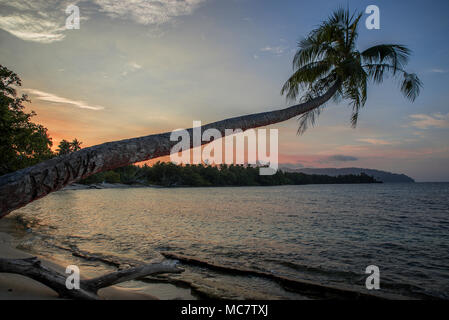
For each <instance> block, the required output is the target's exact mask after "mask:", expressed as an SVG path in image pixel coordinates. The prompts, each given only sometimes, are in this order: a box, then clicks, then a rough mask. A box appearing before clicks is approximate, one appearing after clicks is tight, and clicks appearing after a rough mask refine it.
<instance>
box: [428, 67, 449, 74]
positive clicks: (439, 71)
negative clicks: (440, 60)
mask: <svg viewBox="0 0 449 320" xmlns="http://www.w3.org/2000/svg"><path fill="white" fill-rule="evenodd" d="M429 71H430V72H433V73H446V72H447V70H444V69H440V68H434V69H430V70H429Z"/></svg>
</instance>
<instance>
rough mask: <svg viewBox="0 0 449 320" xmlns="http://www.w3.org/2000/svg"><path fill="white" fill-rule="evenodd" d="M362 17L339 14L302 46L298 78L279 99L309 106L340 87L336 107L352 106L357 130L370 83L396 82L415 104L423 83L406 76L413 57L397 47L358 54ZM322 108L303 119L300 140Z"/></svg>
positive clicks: (380, 47) (295, 63)
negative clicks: (343, 103)
mask: <svg viewBox="0 0 449 320" xmlns="http://www.w3.org/2000/svg"><path fill="white" fill-rule="evenodd" d="M361 17H362V13H359V14H357V15H356V14H352V15H351V14H350V12H349V10H344V9H338V10H336V11H335V12H334V13H333V14H332V15H331V16H330V17H329V18H328V20H327V21H324V22H322V23H321V25H320V26H319V27H318V28H316V29H315V30H313V31H312V32H310V34H309V35H308V36H307V37H306V38H304V39H303V40H301V41H300V42H299V43H298V51H297V52H296V54H295V57H294V59H293V69H294V70H295V72H294V73H293V75H292V76H291V77H290V78H289V79H288V80H287V82H286V83H285V84H284V86H283V87H282V90H281V94H286V96H287V98H288V99H290V100H296V99H297V98H298V97H299V95H300V93H301V100H302V101H310V100H312V99H314V98H316V97H317V96H319V95H322V94H323V93H324V92H326V91H328V90H329V89H330V88H331V87H332V86H333V85H335V84H337V85H338V89H337V91H336V93H335V94H334V95H333V97H332V98H333V99H334V101H336V102H338V101H340V100H347V101H349V103H350V105H351V106H352V117H351V124H352V126H353V127H355V126H356V125H357V119H358V115H359V110H360V108H362V107H363V106H364V105H365V102H366V99H367V85H368V82H369V81H372V82H373V83H381V82H382V81H383V80H384V78H385V77H386V76H388V75H391V76H393V77H395V78H398V79H399V80H400V82H401V85H400V89H401V91H402V93H403V94H404V95H405V97H407V98H408V99H410V100H411V101H414V100H415V99H416V97H417V96H418V95H419V92H420V88H421V87H422V83H421V81H420V80H419V78H418V77H417V75H416V74H413V73H407V72H406V71H405V70H404V66H405V65H406V64H407V62H408V57H409V55H410V53H411V51H410V50H409V49H408V48H407V47H405V46H403V45H399V44H381V45H376V46H373V47H370V48H368V49H366V50H364V51H362V52H360V51H359V50H358V49H357V47H356V40H357V37H358V31H357V28H358V24H359V22H360V19H361ZM322 107H323V106H320V107H318V108H315V109H313V110H310V111H308V112H306V113H304V114H302V115H301V116H300V118H299V128H298V133H299V134H302V133H304V132H305V130H307V128H308V126H309V125H314V124H315V121H316V119H317V117H318V115H319V114H320V112H321V111H322Z"/></svg>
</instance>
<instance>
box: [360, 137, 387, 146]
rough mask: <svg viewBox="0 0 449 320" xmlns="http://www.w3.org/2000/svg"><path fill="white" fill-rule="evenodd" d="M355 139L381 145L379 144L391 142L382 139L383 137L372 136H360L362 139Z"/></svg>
mask: <svg viewBox="0 0 449 320" xmlns="http://www.w3.org/2000/svg"><path fill="white" fill-rule="evenodd" d="M357 141H360V142H365V143H369V144H374V145H381V146H386V145H392V144H393V143H392V142H391V141H387V140H383V139H374V138H362V139H357Z"/></svg>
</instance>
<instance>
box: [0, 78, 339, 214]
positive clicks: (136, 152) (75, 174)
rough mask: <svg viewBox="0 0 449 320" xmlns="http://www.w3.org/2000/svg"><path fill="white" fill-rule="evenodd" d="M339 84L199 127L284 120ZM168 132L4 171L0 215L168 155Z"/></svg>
mask: <svg viewBox="0 0 449 320" xmlns="http://www.w3.org/2000/svg"><path fill="white" fill-rule="evenodd" d="M339 85H340V83H339V82H338V81H337V82H336V83H335V84H334V85H333V86H332V87H331V88H330V89H329V90H328V91H327V92H326V93H325V94H323V95H322V96H319V97H317V98H315V99H313V100H311V101H308V102H305V103H301V104H297V105H294V106H292V107H289V108H285V109H281V110H275V111H270V112H262V113H257V114H250V115H245V116H241V117H235V118H230V119H226V120H222V121H218V122H214V123H210V124H207V125H204V126H202V127H201V130H202V131H204V130H207V129H211V128H214V129H217V130H219V131H220V132H221V134H222V136H225V129H233V130H235V129H241V130H242V131H245V130H248V129H252V128H257V127H263V126H268V125H271V124H274V123H278V122H282V121H286V120H288V119H290V118H292V117H294V116H297V115H300V114H303V113H305V112H308V111H310V110H313V109H315V108H317V107H319V106H321V105H322V104H324V103H326V102H327V101H328V100H329V99H330V98H331V97H332V96H333V95H334V94H335V92H336V91H337V90H338V87H339ZM188 131H189V133H190V137H191V141H190V146H191V147H193V139H192V136H193V135H192V129H189V130H188ZM170 135H171V133H170V132H166V133H160V134H154V135H149V136H145V137H140V138H133V139H127V140H121V141H115V142H108V143H104V144H101V145H97V146H93V147H89V148H85V149H82V150H80V151H77V152H74V153H71V154H68V155H64V156H60V157H57V158H53V159H50V160H48V161H44V162H42V163H39V164H37V165H35V166H32V167H29V168H26V169H23V170H19V171H16V172H13V173H10V174H7V175H4V176H2V177H0V218H2V217H4V216H5V215H7V214H8V213H10V212H11V211H13V210H15V209H18V208H21V207H23V206H24V205H26V204H28V203H30V202H32V201H34V200H37V199H40V198H42V197H44V196H46V195H47V194H49V193H51V192H54V191H58V190H60V189H62V188H63V187H65V186H67V185H69V184H72V183H74V182H76V181H79V180H81V179H84V178H87V177H89V176H90V175H92V174H95V173H98V172H102V171H107V170H111V169H115V168H119V167H122V166H126V165H129V164H133V163H136V162H140V161H145V160H149V159H154V158H157V157H161V156H166V155H169V154H170V150H171V148H172V147H173V146H174V145H175V144H177V142H176V141H175V142H173V141H170ZM201 143H202V144H206V143H207V142H201Z"/></svg>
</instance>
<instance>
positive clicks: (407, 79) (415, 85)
mask: <svg viewBox="0 0 449 320" xmlns="http://www.w3.org/2000/svg"><path fill="white" fill-rule="evenodd" d="M421 88H422V82H421V80H419V78H418V76H417V75H416V74H414V73H407V72H404V74H403V80H402V84H401V92H402V93H403V94H404V96H406V97H407V98H408V99H410V100H411V101H415V99H416V97H418V95H419V93H420V91H421Z"/></svg>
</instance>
